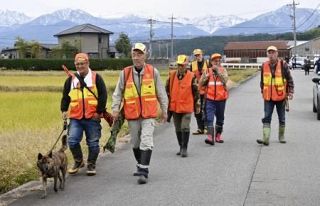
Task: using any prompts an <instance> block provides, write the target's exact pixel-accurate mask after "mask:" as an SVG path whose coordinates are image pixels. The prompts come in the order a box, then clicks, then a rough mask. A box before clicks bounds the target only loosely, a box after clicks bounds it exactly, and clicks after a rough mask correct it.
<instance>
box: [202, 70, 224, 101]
mask: <svg viewBox="0 0 320 206" xmlns="http://www.w3.org/2000/svg"><path fill="white" fill-rule="evenodd" d="M208 72H209V82H208V86H207V99H210V100H215V101H220V100H226V99H227V98H228V91H227V89H226V87H225V86H224V85H223V82H222V81H221V79H220V77H218V76H216V75H214V74H213V72H212V68H209V70H208ZM219 72H220V73H223V72H224V69H223V67H219Z"/></svg>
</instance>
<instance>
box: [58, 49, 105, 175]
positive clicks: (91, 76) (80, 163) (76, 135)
mask: <svg viewBox="0 0 320 206" xmlns="http://www.w3.org/2000/svg"><path fill="white" fill-rule="evenodd" d="M74 64H75V67H76V70H77V72H76V73H75V74H74V75H70V76H69V77H68V78H67V80H66V81H65V83H64V88H63V96H62V99H61V112H62V118H63V119H64V120H65V119H67V118H69V119H70V124H69V129H68V135H69V138H68V145H69V148H70V150H71V153H72V156H73V158H74V165H73V167H72V168H70V169H69V170H68V172H69V173H70V174H76V173H77V172H78V171H79V169H80V168H81V167H84V160H83V154H82V150H81V146H80V142H81V140H82V136H83V132H85V135H86V142H87V145H88V149H89V154H88V158H87V175H89V176H92V175H95V174H96V160H97V158H98V155H99V151H100V148H99V139H100V137H101V125H100V121H101V120H100V116H103V113H104V112H105V107H106V103H107V89H106V86H105V83H104V81H103V79H102V77H101V76H100V75H99V74H97V73H96V72H94V71H92V70H91V69H90V67H89V65H90V64H89V57H88V55H87V54H85V53H78V54H77V55H76V56H75V60H74ZM81 82H82V83H81Z"/></svg>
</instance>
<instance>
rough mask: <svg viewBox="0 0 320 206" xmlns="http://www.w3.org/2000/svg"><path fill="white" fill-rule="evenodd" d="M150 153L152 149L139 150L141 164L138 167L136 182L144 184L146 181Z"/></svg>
mask: <svg viewBox="0 0 320 206" xmlns="http://www.w3.org/2000/svg"><path fill="white" fill-rule="evenodd" d="M151 154H152V150H141V156H140V161H141V164H140V166H139V168H138V176H139V179H138V184H146V183H147V182H148V176H149V165H150V159H151Z"/></svg>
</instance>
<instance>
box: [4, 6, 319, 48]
mask: <svg viewBox="0 0 320 206" xmlns="http://www.w3.org/2000/svg"><path fill="white" fill-rule="evenodd" d="M312 12H313V10H312V9H303V8H297V10H296V16H297V30H298V31H305V30H308V29H311V28H313V27H316V26H317V25H318V24H319V22H320V12H319V11H316V12H315V13H314V14H312ZM290 15H291V8H289V7H287V6H284V7H281V8H279V9H278V10H275V11H272V12H268V13H265V14H262V15H260V16H258V17H256V18H254V19H251V20H249V21H246V20H245V19H241V18H239V17H236V16H212V15H208V16H203V17H201V16H200V17H197V18H186V17H175V19H174V28H173V30H174V38H177V39H179V38H180V39H181V38H193V37H198V36H208V35H211V34H213V35H235V34H254V33H283V32H288V31H291V30H292V23H291V18H290ZM152 18H153V19H155V22H153V34H154V35H153V40H158V39H170V37H171V21H170V16H169V17H165V16H161V15H154V16H152ZM148 19H150V16H145V17H143V16H136V15H127V16H121V17H110V18H102V17H95V16H93V15H91V14H89V13H87V12H85V11H82V10H72V9H63V10H57V11H55V12H53V13H49V14H45V15H41V16H39V17H37V18H35V19H31V18H30V17H28V16H27V15H25V14H22V13H19V12H14V11H0V48H3V47H11V46H12V45H13V43H14V41H15V38H16V37H17V36H20V37H22V38H24V39H26V40H36V41H38V42H41V43H57V38H56V37H54V36H53V35H54V34H57V33H59V32H61V31H63V30H65V29H68V28H70V27H73V26H75V25H79V24H86V23H91V24H94V25H96V26H99V27H102V28H104V29H106V30H109V31H111V32H113V33H114V34H113V35H111V37H110V40H111V42H114V41H115V40H116V39H117V38H118V35H119V34H120V33H121V32H124V33H126V34H128V36H129V38H130V39H131V40H132V41H148V40H149V38H150V37H149V35H150V24H149V22H148Z"/></svg>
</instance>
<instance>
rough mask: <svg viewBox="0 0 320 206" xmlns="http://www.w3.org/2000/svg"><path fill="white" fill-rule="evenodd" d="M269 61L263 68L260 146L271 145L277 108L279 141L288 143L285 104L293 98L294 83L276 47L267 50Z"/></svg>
mask: <svg viewBox="0 0 320 206" xmlns="http://www.w3.org/2000/svg"><path fill="white" fill-rule="evenodd" d="M267 55H268V58H269V60H268V61H266V62H264V63H263V64H262V67H261V81H260V88H261V93H262V97H263V99H264V118H263V119H262V123H263V138H262V139H257V143H258V144H263V145H265V146H268V145H269V139H270V133H271V126H270V125H271V117H272V113H273V109H274V107H275V106H276V108H277V113H278V118H279V130H278V139H279V142H280V143H283V144H284V143H286V140H285V137H284V133H285V104H286V101H288V100H287V99H290V100H291V99H292V98H293V92H294V82H293V79H292V76H291V73H290V69H289V67H288V65H287V64H286V63H285V62H284V61H283V60H280V59H278V49H277V47H275V46H269V47H268V48H267Z"/></svg>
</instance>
